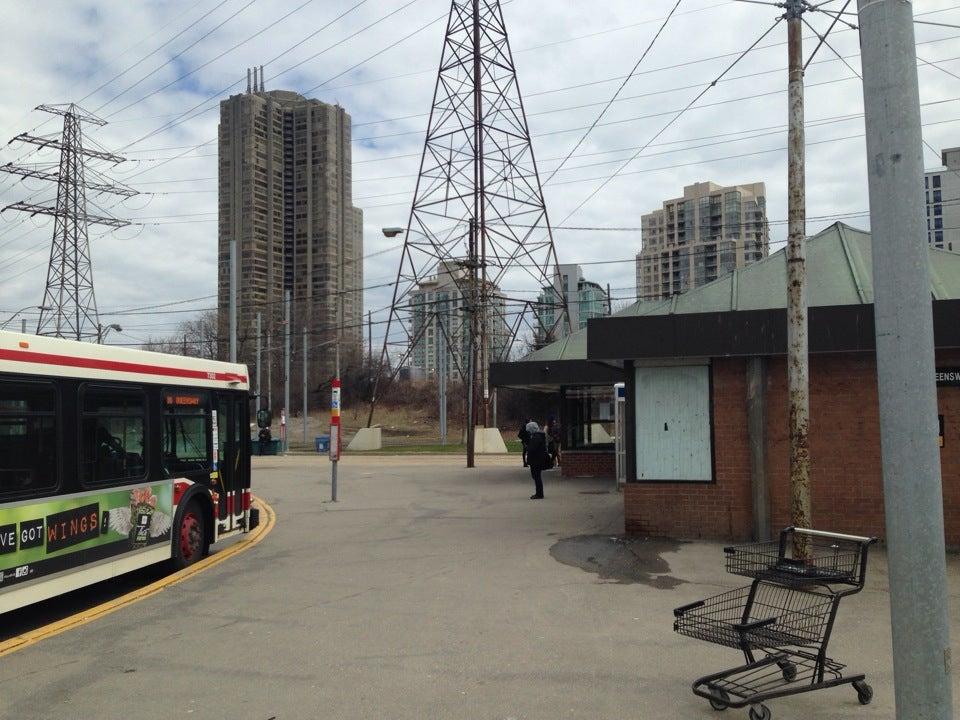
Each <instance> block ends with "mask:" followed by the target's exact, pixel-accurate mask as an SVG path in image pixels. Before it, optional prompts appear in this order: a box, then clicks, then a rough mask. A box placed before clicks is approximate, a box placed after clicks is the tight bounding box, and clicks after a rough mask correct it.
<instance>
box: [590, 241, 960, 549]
mask: <svg viewBox="0 0 960 720" xmlns="http://www.w3.org/2000/svg"><path fill="white" fill-rule="evenodd" d="M929 257H930V269H931V293H932V297H933V314H934V327H935V337H936V358H937V371H938V403H939V414H940V416H941V419H942V428H943V430H942V449H941V461H942V470H943V485H944V511H945V528H946V541H947V544H948V545H949V546H954V547H956V546H960V381H958V380H956V379H955V378H956V377H960V373H957V372H956V371H957V370H958V369H960V322H958V321H960V257H958V256H957V255H956V254H953V253H949V252H944V251H940V250H937V249H934V248H931V249H930V255H929ZM807 270H808V277H809V292H808V298H809V305H810V313H809V334H810V354H811V355H810V368H811V372H810V389H811V397H810V416H811V424H810V455H811V494H812V497H813V519H814V522H815V524H816V527H819V528H823V529H830V530H836V531H840V532H850V533H856V534H863V535H877V536H880V537H882V536H883V535H884V505H883V486H882V475H881V459H880V447H879V443H880V430H879V409H878V398H877V380H876V362H875V356H874V325H873V305H872V299H873V296H872V271H871V243H870V236H869V234H867V233H864V232H862V231H859V230H855V229H853V228H851V227H848V226H845V225H842V224H836V225H833V226H831V227H830V228H828V229H826V230H824V231H823V232H821V233H820V234H818V235H817V236H814V237H812V238H810V239H809V240H808V244H807ZM786 335H787V325H786V262H785V254H784V252H783V251H781V252H778V253H776V254H774V255H772V256H770V257H769V258H767V259H765V260H763V261H761V262H759V263H756V264H754V265H751V266H748V267H744V268H741V269H738V270H736V271H735V272H734V273H732V274H731V275H728V276H727V277H724V278H720V279H718V280H717V281H715V282H713V283H710V284H708V285H705V286H703V287H700V288H697V289H694V290H691V291H689V292H688V293H685V294H683V295H680V296H675V297H673V298H671V299H669V300H665V301H661V302H646V303H638V304H637V305H634V306H633V307H631V308H628V309H627V310H626V311H624V312H622V313H620V314H619V315H618V316H616V317H611V318H602V319H597V320H591V321H590V323H589V326H588V337H587V345H588V348H587V355H586V357H587V358H588V360H589V361H591V362H608V363H610V362H614V363H616V362H622V363H623V366H624V370H623V373H624V376H625V377H624V379H625V382H626V385H627V407H626V418H627V423H626V438H627V441H626V448H625V449H626V467H627V484H626V486H625V488H624V519H625V528H626V531H627V532H628V533H635V534H644V535H660V536H673V537H685V538H715V539H724V540H726V539H736V540H742V539H748V538H751V537H757V536H760V535H764V534H766V533H767V532H769V530H768V529H769V528H772V529H774V530H776V529H777V528H780V527H783V526H786V525H788V524H789V515H790V512H789V504H790V502H789V488H788V479H789V471H788V456H789V453H788V450H789V447H788V445H789V437H788V413H787V388H786V384H787V370H786V360H785V353H786V345H787V343H786Z"/></svg>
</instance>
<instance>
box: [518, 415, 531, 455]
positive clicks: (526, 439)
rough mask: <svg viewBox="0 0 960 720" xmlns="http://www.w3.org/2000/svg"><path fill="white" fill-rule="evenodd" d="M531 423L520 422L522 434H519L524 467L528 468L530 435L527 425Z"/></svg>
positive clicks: (527, 421) (526, 421)
mask: <svg viewBox="0 0 960 720" xmlns="http://www.w3.org/2000/svg"><path fill="white" fill-rule="evenodd" d="M529 423H530V420H529V419H527V420H523V421H521V422H520V432H518V433H517V437H518V438H519V439H520V446H521V448H522V450H523V466H524V467H527V446H528V445H529V444H530V433H529V432H527V425H528V424H529Z"/></svg>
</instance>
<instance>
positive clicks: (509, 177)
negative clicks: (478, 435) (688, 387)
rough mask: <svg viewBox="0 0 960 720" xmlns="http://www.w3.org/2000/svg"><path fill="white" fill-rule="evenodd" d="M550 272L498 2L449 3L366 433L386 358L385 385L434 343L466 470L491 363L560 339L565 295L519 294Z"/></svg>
mask: <svg viewBox="0 0 960 720" xmlns="http://www.w3.org/2000/svg"><path fill="white" fill-rule="evenodd" d="M556 273H557V254H556V250H555V248H554V244H553V236H552V233H551V230H550V223H549V219H548V216H547V209H546V205H545V204H544V200H543V191H542V188H541V184H540V176H539V173H538V171H537V164H536V160H535V159H534V154H533V147H532V145H531V142H530V131H529V128H528V125H527V118H526V113H525V111H524V107H523V99H522V97H521V95H520V88H519V85H518V83H517V75H516V69H515V65H514V62H513V55H512V53H511V51H510V43H509V39H508V36H507V28H506V24H505V22H504V18H503V12H502V11H501V8H500V2H499V0H453V1H452V4H451V8H450V16H449V20H448V22H447V28H446V33H445V35H444V39H443V51H442V54H441V59H440V70H439V73H438V75H437V83H436V89H435V91H434V98H433V106H432V108H431V110H430V120H429V123H428V128H427V135H426V141H425V143H424V148H423V156H422V159H421V163H420V173H419V177H418V179H417V187H416V191H415V194H414V199H413V205H412V207H411V210H410V218H409V221H408V223H407V228H406V235H405V240H404V246H403V252H402V256H401V260H400V267H399V270H398V273H397V284H396V285H395V287H394V294H393V302H392V304H391V308H390V317H389V319H388V322H387V332H386V336H385V338H384V342H383V350H382V352H381V355H380V368H379V371H378V375H377V379H376V382H375V385H374V392H373V399H372V401H371V406H370V416H369V418H368V425H369V424H370V423H371V422H372V420H373V412H374V407H375V405H376V396H377V389H378V387H379V385H380V383H381V379H382V376H383V374H384V367H385V363H386V361H387V360H388V358H389V353H390V351H391V349H394V350H395V354H397V355H399V356H400V358H399V362H396V363H394V364H393V368H394V370H393V371H392V372H390V373H389V378H388V381H392V380H393V379H394V378H395V377H396V375H397V373H398V372H399V371H400V369H401V368H402V367H404V366H407V365H408V361H410V359H411V357H412V356H414V355H415V354H418V353H417V348H418V346H419V347H420V348H422V349H421V351H420V353H419V355H422V356H426V355H428V354H432V353H428V352H427V351H426V348H425V345H426V342H427V340H428V339H430V338H432V342H435V343H440V342H442V345H443V346H445V347H446V348H447V350H446V351H445V352H446V355H447V359H448V363H447V366H448V367H449V368H450V372H451V373H455V374H456V375H459V377H460V378H461V379H462V380H463V381H464V383H465V384H466V385H467V387H468V391H467V405H468V410H467V457H468V466H470V467H472V466H473V429H474V424H475V423H476V422H477V421H478V417H479V420H480V421H481V422H482V424H483V425H489V424H490V391H489V383H488V367H489V363H490V362H491V361H498V360H503V359H506V358H507V357H508V356H509V354H510V351H511V349H512V348H513V347H514V345H515V344H516V343H517V341H518V338H519V337H522V336H524V335H525V334H526V333H533V332H535V331H538V332H539V333H540V334H541V335H544V336H547V337H550V336H553V337H556V336H557V334H558V331H559V330H560V328H561V327H562V326H563V325H568V324H569V321H568V319H567V312H566V300H565V298H564V297H563V294H562V293H555V294H554V293H547V295H546V297H547V300H546V302H542V301H541V302H539V303H538V301H537V298H536V295H533V296H530V295H529V294H528V295H526V296H523V293H524V292H526V293H530V292H534V293H536V292H539V291H541V290H542V289H543V288H551V287H553V285H554V277H555V276H556ZM524 286H526V289H525V290H524V289H521V290H519V292H518V288H523V287H524ZM545 306H549V308H547V307H545ZM548 309H549V310H552V312H549V313H548V312H545V311H546V310H548ZM538 310H539V311H538ZM544 317H552V318H553V319H552V320H551V321H549V323H548V324H549V327H546V326H545V325H546V324H547V323H545V321H544ZM441 338H442V339H441ZM414 359H415V360H416V361H418V362H419V361H420V360H421V359H422V358H421V357H417V358H414ZM438 364H439V363H438ZM438 371H439V370H438Z"/></svg>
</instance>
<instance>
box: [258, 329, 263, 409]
mask: <svg viewBox="0 0 960 720" xmlns="http://www.w3.org/2000/svg"><path fill="white" fill-rule="evenodd" d="M262 352H263V325H262V317H261V315H260V313H257V410H260V409H261V408H262V407H263V401H262V399H261V398H262V393H261V392H260V355H261V353H262Z"/></svg>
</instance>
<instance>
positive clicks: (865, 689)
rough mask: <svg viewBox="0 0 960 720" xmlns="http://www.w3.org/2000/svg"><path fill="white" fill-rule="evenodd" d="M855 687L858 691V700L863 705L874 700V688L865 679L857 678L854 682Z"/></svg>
mask: <svg viewBox="0 0 960 720" xmlns="http://www.w3.org/2000/svg"><path fill="white" fill-rule="evenodd" d="M853 689H854V690H856V691H857V700H859V701H860V704H861V705H869V704H870V701H871V700H873V688H872V687H870V686H869V685H867V683H865V682H864V681H863V680H856V681H855V682H854V683H853Z"/></svg>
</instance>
